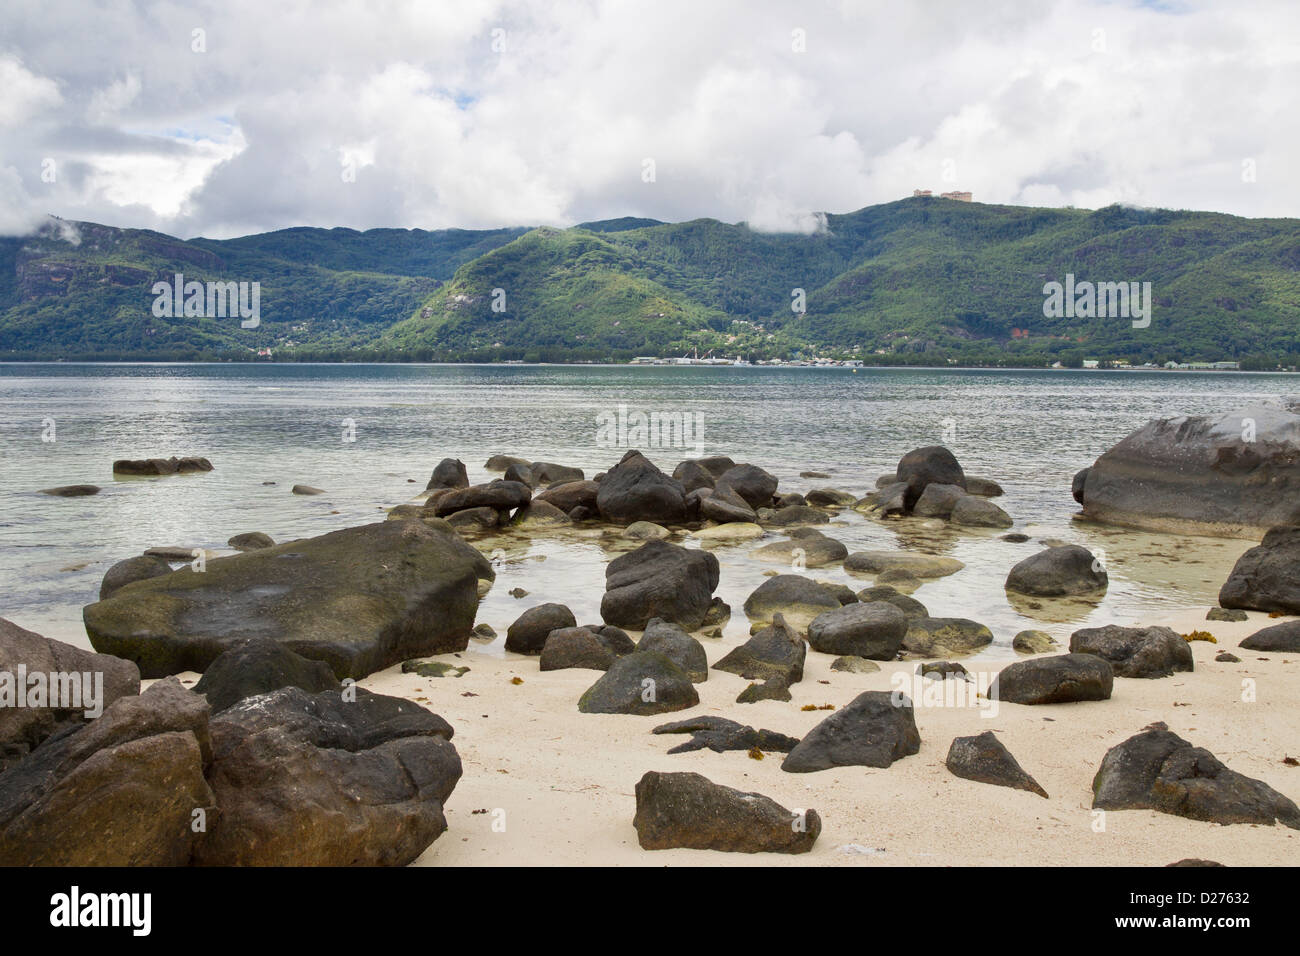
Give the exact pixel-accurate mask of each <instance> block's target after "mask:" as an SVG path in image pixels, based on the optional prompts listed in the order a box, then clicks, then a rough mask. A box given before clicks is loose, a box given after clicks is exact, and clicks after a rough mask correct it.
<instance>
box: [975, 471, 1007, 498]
mask: <svg viewBox="0 0 1300 956" xmlns="http://www.w3.org/2000/svg"><path fill="white" fill-rule="evenodd" d="M966 491H967V493H968V494H972V495H979V496H980V497H981V498H1001V497H1002V495H1003V491H1002V486H1001V485H999V484H998V483H997V482H996V481H990V480H989V479H987V478H972V477H971V476H970V475H967V476H966Z"/></svg>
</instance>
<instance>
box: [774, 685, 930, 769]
mask: <svg viewBox="0 0 1300 956" xmlns="http://www.w3.org/2000/svg"><path fill="white" fill-rule="evenodd" d="M920 749H921V735H920V733H918V732H917V729H916V718H915V717H914V716H913V714H912V702H911V701H910V700H908V699H907V698H906V697H905V696H903V695H901V694H895V693H891V692H889V691H883V690H869V691H865V692H864V693H861V694H859V695H858V696H857V697H855V698H854V699H853V700H852V701H851V702H850V703H849V704H848V706H846V707H845V708H844V709H843V710H839V711H836V712H835V713H833V714H831V715H830V716H829V717H827V718H826V719H825V720H823V721H822V722H821V723H820V724H818V725H817V726H816V727H814V728H813V729H812V730H810V731H809V732H808V734H807V735H806V736H805V737H804V738H803V740H801V741H799V746H797V747H795V748H794V750H792V751H790V753H789V755H788V756H787V757H786V758H785V761H784V762H783V763H782V764H781V769H782V770H785V771H788V772H789V773H812V772H815V771H818V770H829V769H830V768H832V767H888V766H889V765H890V764H892V763H893V762H894V761H895V760H898V759H900V758H902V757H906V756H909V755H910V754H914V753H917V752H918V751H919V750H920Z"/></svg>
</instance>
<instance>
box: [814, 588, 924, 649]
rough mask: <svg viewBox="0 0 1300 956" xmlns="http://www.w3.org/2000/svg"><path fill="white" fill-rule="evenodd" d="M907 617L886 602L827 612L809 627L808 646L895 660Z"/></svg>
mask: <svg viewBox="0 0 1300 956" xmlns="http://www.w3.org/2000/svg"><path fill="white" fill-rule="evenodd" d="M907 625H908V621H907V617H906V616H905V615H904V614H903V612H902V611H900V610H899V609H898V608H896V607H894V605H892V604H889V603H887V602H885V601H873V602H871V603H869V604H861V603H858V604H848V605H845V606H843V607H838V608H834V609H833V610H829V611H825V612H823V613H822V614H819V615H818V616H817V617H816V618H814V619H813V621H812V623H811V624H809V625H808V644H809V646H811V647H812V649H813V650H815V651H820V652H821V653H823V654H835V655H837V656H838V655H844V654H847V655H850V656H853V657H866V658H868V659H870V660H877V661H892V660H893V659H894V658H895V657H897V656H898V650H899V648H901V647H902V646H903V635H904V634H906V633H907Z"/></svg>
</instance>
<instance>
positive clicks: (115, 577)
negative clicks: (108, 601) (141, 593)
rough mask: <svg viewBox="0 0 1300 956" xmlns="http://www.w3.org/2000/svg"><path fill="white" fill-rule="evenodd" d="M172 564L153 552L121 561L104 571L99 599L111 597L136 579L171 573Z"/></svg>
mask: <svg viewBox="0 0 1300 956" xmlns="http://www.w3.org/2000/svg"><path fill="white" fill-rule="evenodd" d="M171 573H172V566H171V565H170V564H168V563H167V562H166V561H164V560H163V559H162V558H158V557H154V556H153V555H152V554H141V555H137V556H136V557H134V558H127V559H126V560H124V561H119V562H117V563H116V564H114V565H113V566H112V567H111V568H109V569H108V570H107V571H106V572H104V580H103V581H101V582H100V585H99V599H100V600H101V601H102V600H104V598H106V597H111V596H112V595H113V594H115V593H117V592H118V591H119V590H121V589H122V588H124V587H126V586H127V585H128V584H131V583H133V582H135V581H146V580H148V579H149V578H156V577H159V576H160V575H163V574H171Z"/></svg>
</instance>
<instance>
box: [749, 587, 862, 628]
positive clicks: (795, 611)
mask: <svg viewBox="0 0 1300 956" xmlns="http://www.w3.org/2000/svg"><path fill="white" fill-rule="evenodd" d="M841 606H842V605H841V604H840V602H839V598H837V597H836V596H835V595H834V594H832V593H831V592H830V591H828V590H826V589H825V588H824V587H822V586H821V585H820V584H818V583H817V582H816V581H814V580H812V579H811V578H806V577H804V576H803V575H801V574H778V575H776V576H774V577H770V578H768V579H767V580H766V581H764V582H763V583H762V584H760V585H759V586H758V587H757V588H755V589H754V592H753V593H752V594H751V595H750V596H749V597H747V598H746V599H745V614H746V615H747V616H748V617H749V619H750V620H751V621H753V622H755V623H766V622H769V621H772V620H774V619H775V617H776V615H777V614H781V615H783V616H784V618H785V621H786V623H788V624H789V625H790V627H792V628H793V629H794V630H795V631H798V632H800V633H803V632H806V631H807V630H808V625H809V624H811V623H812V621H813V618H815V617H817V616H818V615H819V614H822V613H824V612H826V611H834V610H837V609H839V608H840V607H841Z"/></svg>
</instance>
